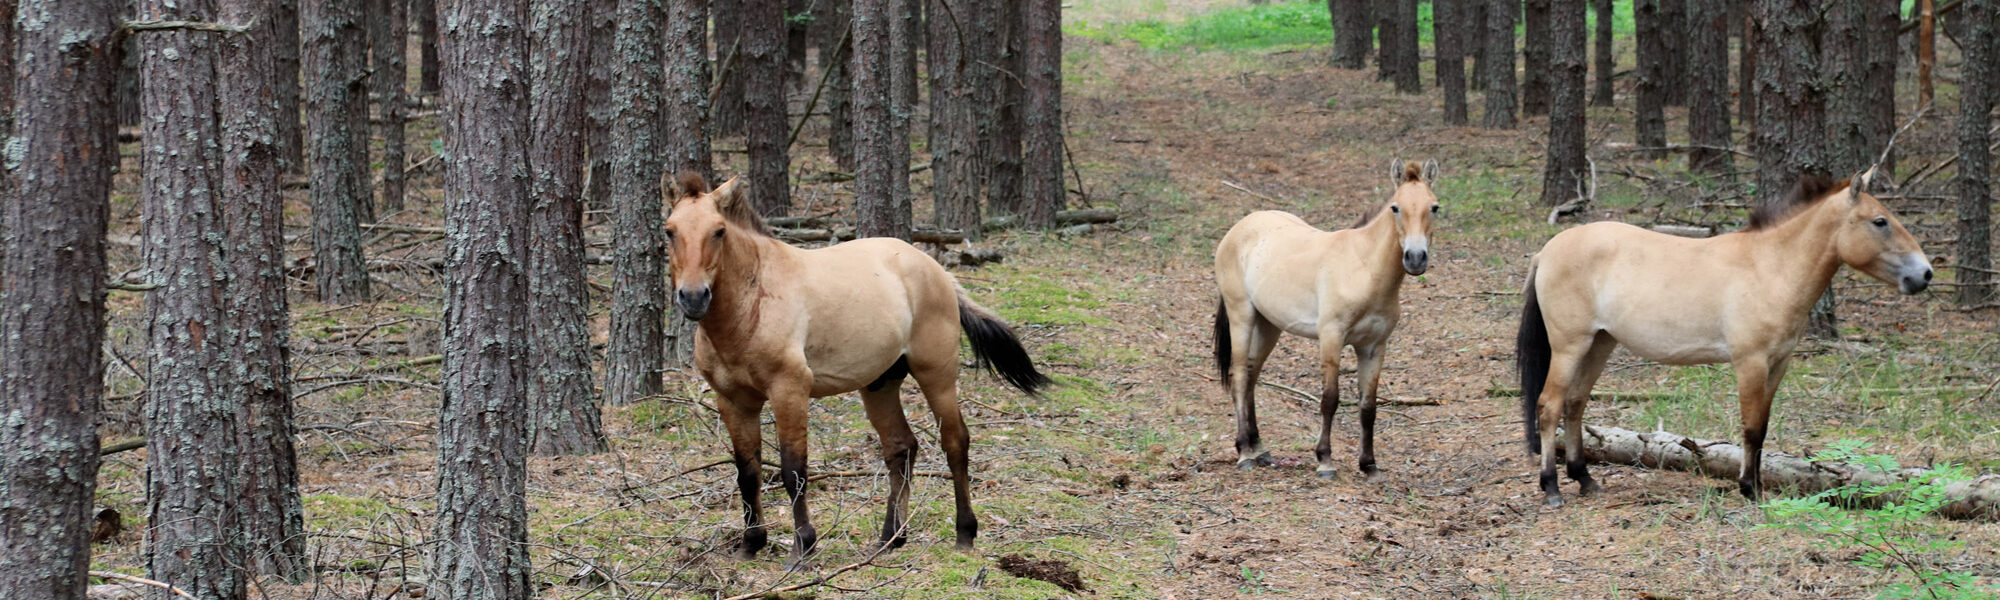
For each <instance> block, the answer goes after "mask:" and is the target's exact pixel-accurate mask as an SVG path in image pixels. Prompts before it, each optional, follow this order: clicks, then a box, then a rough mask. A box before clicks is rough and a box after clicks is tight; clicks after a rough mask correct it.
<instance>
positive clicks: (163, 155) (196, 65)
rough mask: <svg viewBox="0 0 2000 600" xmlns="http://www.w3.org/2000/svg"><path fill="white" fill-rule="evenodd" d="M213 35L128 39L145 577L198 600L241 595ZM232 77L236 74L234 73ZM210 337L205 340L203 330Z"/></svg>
mask: <svg viewBox="0 0 2000 600" xmlns="http://www.w3.org/2000/svg"><path fill="white" fill-rule="evenodd" d="M216 8H217V6H216V2H215V1H214V0H178V1H174V0H145V1H143V2H141V5H140V6H139V8H138V14H139V15H140V16H142V17H145V18H152V19H161V20H189V21H198V20H206V19H210V18H214V17H215V16H216V15H217V11H216ZM219 37H220V36H216V35H213V34H210V33H205V32H198V31H187V30H168V31H158V32H148V33H146V34H144V35H140V36H137V39H138V41H139V50H140V69H139V72H140V78H141V80H142V81H145V82H147V85H146V86H145V87H144V92H143V94H142V96H141V98H142V99H141V101H140V105H141V107H142V111H143V112H142V114H143V118H142V119H141V122H142V123H144V124H145V125H144V128H145V130H144V132H143V134H142V135H143V136H144V139H145V140H146V144H145V146H146V148H145V152H142V153H141V155H140V158H141V161H140V162H141V163H142V164H143V166H144V172H143V174H142V176H141V179H142V183H141V187H140V203H141V205H142V206H143V207H144V208H143V210H142V221H143V225H142V229H143V230H144V231H145V236H146V243H145V248H144V254H145V263H146V268H147V270H149V271H151V272H152V273H153V275H154V277H155V278H156V279H155V280H156V281H157V282H158V285H159V287H158V288H157V289H154V290H152V291H151V292H150V293H147V294H146V318H147V332H148V338H149V343H148V352H147V355H148V356H150V357H151V358H152V361H150V363H149V367H148V369H147V372H146V381H147V382H148V385H147V386H146V409H145V412H146V430H147V431H148V432H149V433H150V434H151V435H149V436H147V440H146V510H147V516H146V559H147V560H146V562H147V569H146V571H147V573H148V576H149V577H152V578H153V579H155V580H159V581H171V582H173V583H174V585H175V586H177V587H179V588H181V589H183V590H186V591H188V592H189V593H192V594H194V595H195V596H196V597H200V598H243V597H245V591H246V588H247V585H246V582H245V581H244V578H243V577H242V572H241V571H240V570H239V568H240V566H241V565H243V564H244V559H245V552H244V544H243V538H242V537H241V536H239V535H238V532H239V531H240V527H241V525H240V524H239V522H238V518H239V517H240V513H238V512H236V510H235V509H234V505H235V503H236V501H237V493H236V484H237V481H236V478H235V477H233V476H232V475H234V474H236V473H237V472H238V469H239V462H238V461H239V456H238V454H237V450H238V448H237V445H236V443H235V442H236V436H237V434H238V431H239V430H240V427H239V425H238V423H237V421H236V419H237V417H238V416H239V414H240V409H241V405H240V404H239V403H238V402H237V400H238V398H237V397H236V396H235V395H233V394H230V393H228V392H230V391H232V390H230V389H229V388H230V386H229V379H230V375H231V373H232V371H234V370H235V369H233V368H232V365H231V363H232V362H233V361H232V358H233V356H232V354H233V353H234V349H233V348H231V347H230V344H229V343H228V342H230V341H234V340H236V339H237V338H238V335H239V333H238V331H237V329H236V326H237V325H239V324H240V323H234V322H231V321H230V320H227V319H226V317H225V315H226V313H227V309H228V306H226V301H225V300H224V298H226V297H228V295H229V294H230V293H231V292H232V290H230V289H229V285H228V283H229V274H228V272H227V268H228V265H229V259H230V258H231V257H229V256H227V255H226V254H225V253H224V251H223V240H222V239H221V238H222V233H223V222H222V211H223V207H224V202H225V200H224V199H223V198H221V197H220V193H221V190H220V186H221V185H222V184H223V183H224V181H225V180H226V179H227V177H226V176H225V174H224V173H222V172H221V171H220V170H219V168H218V167H219V166H220V165H219V164H218V163H219V162H220V161H221V159H222V156H220V152H219V149H218V148H216V147H215V146H214V145H213V143H214V141H215V140H217V139H220V138H221V137H222V131H221V125H220V123H218V122H217V121H218V119H219V118H220V116H221V115H219V114H218V109H220V108H221V107H220V104H219V102H218V98H217V96H218V93H217V85H218V84H219V83H221V82H222V80H221V78H220V77H218V75H220V74H219V73H217V71H216V67H217V64H216V62H217V59H218V56H219V52H218V51H217V49H216V46H218V45H220V44H219V40H218V38H219ZM229 75H231V76H232V78H233V77H234V76H236V75H240V74H238V73H231V74H229ZM210 336H213V338H214V339H212V340H211V339H209V338H210Z"/></svg>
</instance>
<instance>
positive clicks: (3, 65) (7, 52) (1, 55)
mask: <svg viewBox="0 0 2000 600" xmlns="http://www.w3.org/2000/svg"><path fill="white" fill-rule="evenodd" d="M19 4H20V3H19V2H18V0H0V140H4V139H7V138H9V137H12V136H13V135H14V13H15V9H16V8H18V7H19ZM6 179H7V178H6V176H5V174H4V173H0V240H5V239H7V207H6V205H5V204H4V202H5V201H6V198H7V197H8V196H9V193H8V191H7V190H8V188H7V181H6ZM5 256H6V255H5V253H0V282H5V281H7V262H6V258H5ZM0 498H4V497H0Z"/></svg>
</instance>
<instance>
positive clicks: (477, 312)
mask: <svg viewBox="0 0 2000 600" xmlns="http://www.w3.org/2000/svg"><path fill="white" fill-rule="evenodd" d="M529 5H530V2H529V0H445V2H444V3H443V6H442V7H441V13H442V14H441V15H440V19H439V20H440V21H442V22H443V23H445V24H446V25H447V27H446V28H445V29H444V31H443V32H442V33H443V37H442V38H441V39H439V40H438V50H439V52H440V53H441V54H442V55H443V56H442V57H441V58H442V59H443V60H444V61H445V62H446V63H449V64H450V65H451V69H449V70H448V71H446V72H445V73H444V77H443V81H442V83H443V84H444V98H443V100H444V105H445V106H449V107H452V111H451V114H450V116H448V117H446V118H445V119H444V144H445V148H444V155H445V157H446V163H445V167H444V177H443V179H444V199H445V206H446V210H445V230H446V232H447V237H448V238H449V239H450V240H451V246H450V249H449V250H448V252H449V257H448V258H447V260H446V262H445V270H446V273H447V276H446V278H445V281H446V284H445V312H444V368H443V373H444V375H443V377H442V381H440V382H439V383H440V386H439V387H441V388H443V390H444V401H443V403H442V404H441V405H440V406H439V408H438V427H437V446H438V488H437V525H436V527H435V528H434V529H433V530H432V539H435V540H437V541H438V545H437V546H436V547H435V548H434V549H433V550H431V551H430V553H429V555H428V560H427V561H426V563H427V564H426V565H425V566H426V567H427V568H428V572H429V573H431V574H432V576H431V579H430V581H429V582H428V584H427V586H426V590H425V591H426V592H427V593H426V594H425V595H424V596H425V597H426V598H437V599H440V600H471V599H482V600H485V599H494V600H525V599H527V598H531V597H533V596H534V594H535V586H534V583H533V581H532V580H531V579H530V575H531V574H533V573H534V569H533V567H532V566H531V565H530V562H529V557H528V503H527V496H528V494H527V492H528V486H527V483H528V481H527V479H528V477H527V475H528V456H527V451H528V425H527V415H526V412H527V409H528V401H527V395H528V389H529V385H530V383H529V382H530V381H531V380H532V379H533V378H534V371H533V369H532V367H531V366H530V364H529V363H528V361H526V360H523V357H526V356H531V354H530V349H529V344H530V343H531V339H532V338H531V336H530V335H529V332H528V323H529V321H530V319H531V318H535V317H533V316H532V312H531V310H532V309H531V308H530V305H529V298H530V293H529V285H528V274H527V271H528V268H529V264H530V261H531V259H530V258H529V257H528V255H529V250H528V239H529V230H530V227H529V223H528V221H529V212H530V211H531V210H532V208H531V202H530V200H529V194H530V193H531V190H530V189H529V181H528V178H526V177H521V176H519V174H521V173H527V172H529V163H528V153H529V151H530V148H531V147H532V146H533V136H532V135H531V134H530V127H529V124H530V118H531V117H530V112H529V107H530V100H529V94H530V93H531V90H530V89H529V87H530V86H529V85H523V84H526V83H528V82H530V81H532V79H531V78H530V77H531V76H530V73H529V66H528V47H529V43H528V36H529V26H530V24H531V23H532V17H531V16H530V10H529V8H530V6H529ZM655 23H657V21H655ZM654 39H655V41H657V40H658V38H657V37H656V38H654ZM503 82H514V84H513V85H507V84H505V83H503Z"/></svg>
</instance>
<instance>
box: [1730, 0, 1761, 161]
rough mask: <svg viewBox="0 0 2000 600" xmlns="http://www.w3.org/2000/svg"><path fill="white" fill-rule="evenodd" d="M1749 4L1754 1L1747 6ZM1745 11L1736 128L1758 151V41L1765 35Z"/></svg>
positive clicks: (1739, 46) (1745, 9)
mask: <svg viewBox="0 0 2000 600" xmlns="http://www.w3.org/2000/svg"><path fill="white" fill-rule="evenodd" d="M1748 1H1754V0H1747V1H1746V2H1745V3H1746V4H1747V3H1748ZM1741 12H1742V18H1743V31H1742V33H1740V34H1738V36H1737V37H1738V38H1740V39H1739V40H1738V41H1737V45H1736V49H1737V50H1736V51H1737V54H1738V56H1737V69H1736V126H1737V127H1742V128H1743V145H1744V146H1746V149H1747V150H1752V151H1754V150H1756V149H1757V104H1758V102H1757V39H1758V38H1759V37H1762V36H1763V35H1764V34H1763V33H1762V31H1763V28H1761V27H1758V26H1757V19H1756V18H1755V17H1753V16H1752V14H1751V12H1750V10H1749V7H1743V8H1742V11H1741Z"/></svg>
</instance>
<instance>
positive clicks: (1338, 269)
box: [1215, 160, 1438, 479]
mask: <svg viewBox="0 0 2000 600" xmlns="http://www.w3.org/2000/svg"><path fill="white" fill-rule="evenodd" d="M1390 168H1391V170H1392V171H1391V172H1392V174H1393V176H1394V177H1395V182H1396V191H1395V195H1394V196H1392V197H1390V198H1389V202H1388V204H1386V205H1383V206H1381V207H1379V208H1377V209H1376V210H1373V211H1370V212H1368V213H1367V214H1366V215H1363V217H1362V219H1361V222H1360V223H1359V224H1358V225H1357V226H1355V227H1354V228H1353V229H1345V230H1341V231H1333V232H1327V231H1320V230H1319V229H1315V228H1313V226H1311V225H1307V224H1306V222H1305V221H1304V220H1301V219H1299V218H1298V217H1296V216H1293V215H1291V214H1289V213H1284V212H1278V211H1262V212H1256V213H1251V214H1250V216H1247V217H1243V220H1242V221H1238V222H1237V223H1236V226H1234V227H1231V228H1229V233H1228V234H1227V235H1224V236H1222V243H1221V244H1218V245H1217V246H1216V248H1215V281H1216V283H1217V284H1219V285H1220V286H1221V288H1222V300H1221V301H1220V303H1219V305H1218V306H1217V307H1216V309H1215V361H1216V364H1217V366H1218V367H1220V368H1221V369H1222V384H1223V387H1225V388H1228V390H1229V395H1230V396H1231V398H1232V399H1233V400H1235V401H1236V455H1237V462H1236V465H1237V466H1238V467H1239V468H1243V469H1250V468H1253V467H1255V466H1257V465H1259V464H1264V465H1268V464H1271V462H1272V461H1271V454H1270V453H1269V452H1266V451H1265V450H1264V443H1263V441H1262V440H1261V439H1259V438H1258V436H1257V402H1256V398H1257V375H1258V373H1259V372H1261V371H1262V370H1263V368H1264V359H1265V358H1267V357H1269V356H1270V354H1271V347H1272V346H1273V345H1275V344H1277V343H1278V333H1279V332H1280V331H1283V332H1288V333H1291V334H1292V335H1297V336H1302V337H1307V338H1313V339H1317V340H1319V356H1320V373H1321V374H1322V376H1323V377H1324V384H1323V387H1322V388H1321V390H1322V391H1321V392H1320V403H1319V406H1320V410H1319V413H1320V429H1319V445H1318V446H1317V447H1315V448H1314V450H1313V452H1314V454H1315V455H1316V456H1317V457H1318V459H1319V468H1318V473H1319V476H1320V477H1326V478H1332V477H1333V476H1334V474H1335V473H1336V469H1335V468H1334V466H1333V439H1332V436H1333V413H1334V410H1335V409H1336V408H1338V407H1339V406H1340V383H1339V381H1340V380H1339V377H1340V351H1341V348H1343V347H1345V346H1353V347H1354V354H1355V356H1356V358H1357V359H1358V360H1359V361H1360V369H1359V373H1358V375H1359V378H1360V388H1361V461H1360V464H1361V472H1362V473H1364V474H1366V475H1367V476H1368V477H1369V478H1371V479H1372V478H1374V477H1376V475H1377V470H1376V468H1375V383H1376V379H1377V377H1378V376H1380V375H1381V373H1382V350H1383V347H1384V345H1385V344H1386V343H1387V342H1388V340H1389V333H1390V332H1391V331H1394V330H1395V329H1396V320H1397V318H1398V317H1399V316H1400V315H1401V313H1402V306H1401V305H1400V304H1399V294H1400V293H1401V290H1402V288H1403V274H1405V273H1408V274H1411V275H1422V274H1424V271H1425V270H1426V269H1429V268H1430V233H1431V217H1432V216H1433V215H1434V214H1435V213H1436V212H1437V210H1438V203H1437V196H1436V195H1434V194H1432V193H1431V184H1432V183H1433V182H1435V181H1436V180H1437V161H1435V160H1433V161H1430V162H1426V163H1424V164H1423V165H1422V166H1419V165H1417V163H1405V162H1403V161H1400V160H1398V161H1393V162H1391V163H1390Z"/></svg>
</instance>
